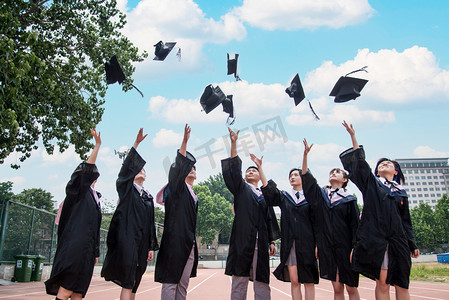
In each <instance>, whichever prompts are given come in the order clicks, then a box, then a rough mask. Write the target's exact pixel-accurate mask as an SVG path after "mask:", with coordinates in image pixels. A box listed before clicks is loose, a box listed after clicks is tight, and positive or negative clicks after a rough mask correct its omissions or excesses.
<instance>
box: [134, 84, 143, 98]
mask: <svg viewBox="0 0 449 300" xmlns="http://www.w3.org/2000/svg"><path fill="white" fill-rule="evenodd" d="M131 85H132V86H133V88H135V89H136V90H137V91H138V92H139V93H140V94H141V95H142V98H144V97H143V94H142V92H141V91H140V90H139V89H138V88H137V87H136V86H135V85H134V84H132V83H131Z"/></svg>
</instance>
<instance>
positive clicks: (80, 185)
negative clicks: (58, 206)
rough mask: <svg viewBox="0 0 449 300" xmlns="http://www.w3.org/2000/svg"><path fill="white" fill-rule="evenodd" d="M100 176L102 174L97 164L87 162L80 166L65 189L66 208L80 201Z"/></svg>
mask: <svg viewBox="0 0 449 300" xmlns="http://www.w3.org/2000/svg"><path fill="white" fill-rule="evenodd" d="M98 176H100V173H99V172H98V169H97V166H96V165H95V164H89V163H86V162H83V163H81V164H79V165H78V167H77V168H76V169H75V171H74V172H73V174H72V177H71V178H70V181H69V182H68V183H67V186H66V188H65V192H66V195H67V196H66V198H65V200H64V206H65V205H72V203H74V202H76V201H79V200H80V199H81V198H82V197H83V196H84V195H85V194H86V193H87V191H88V190H89V188H90V185H91V184H92V182H94V181H95V180H96V179H97V178H98ZM80 195H81V196H82V197H80Z"/></svg>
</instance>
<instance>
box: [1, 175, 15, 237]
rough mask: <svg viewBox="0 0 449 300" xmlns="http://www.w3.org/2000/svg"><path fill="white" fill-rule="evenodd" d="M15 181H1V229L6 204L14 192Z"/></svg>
mask: <svg viewBox="0 0 449 300" xmlns="http://www.w3.org/2000/svg"><path fill="white" fill-rule="evenodd" d="M12 185H13V183H12V182H11V181H5V182H0V230H2V227H1V226H2V220H3V213H4V209H5V204H6V202H7V201H9V200H11V198H12V197H13V196H14V193H13V192H11V190H12Z"/></svg>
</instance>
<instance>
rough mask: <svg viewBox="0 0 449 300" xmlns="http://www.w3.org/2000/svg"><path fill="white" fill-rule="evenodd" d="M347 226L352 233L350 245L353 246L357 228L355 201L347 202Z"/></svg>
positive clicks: (357, 209)
mask: <svg viewBox="0 0 449 300" xmlns="http://www.w3.org/2000/svg"><path fill="white" fill-rule="evenodd" d="M348 218H349V219H348V220H347V221H348V226H349V228H350V230H351V234H352V239H351V240H352V246H354V244H355V241H356V236H357V228H358V227H359V218H360V212H359V206H358V205H357V201H351V202H350V203H349V214H348Z"/></svg>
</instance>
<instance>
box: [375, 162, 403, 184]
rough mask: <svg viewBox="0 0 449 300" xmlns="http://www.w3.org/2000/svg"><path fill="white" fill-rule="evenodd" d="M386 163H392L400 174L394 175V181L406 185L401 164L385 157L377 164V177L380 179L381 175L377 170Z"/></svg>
mask: <svg viewBox="0 0 449 300" xmlns="http://www.w3.org/2000/svg"><path fill="white" fill-rule="evenodd" d="M384 161H391V162H392V163H393V165H394V169H395V170H396V171H397V172H398V174H396V175H394V177H393V180H394V181H396V182H397V183H399V184H404V183H405V177H404V173H402V170H401V166H400V165H399V163H398V162H397V161H395V160H391V159H388V158H385V157H382V158H381V159H379V161H378V162H377V164H376V169H375V172H374V173H375V175H376V176H377V177H379V174H378V172H377V169H379V165H380V164H381V163H382V162H384Z"/></svg>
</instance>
